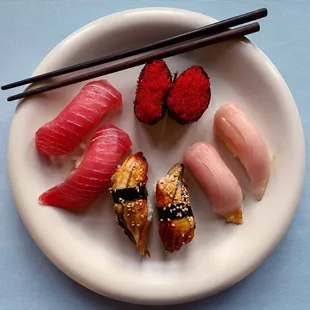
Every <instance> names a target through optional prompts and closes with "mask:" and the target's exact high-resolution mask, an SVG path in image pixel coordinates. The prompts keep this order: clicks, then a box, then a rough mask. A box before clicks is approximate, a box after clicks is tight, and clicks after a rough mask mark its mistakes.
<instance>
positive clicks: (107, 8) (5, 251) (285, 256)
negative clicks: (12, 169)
mask: <svg viewBox="0 0 310 310" xmlns="http://www.w3.org/2000/svg"><path fill="white" fill-rule="evenodd" d="M145 6H170V7H178V8H184V9H190V10H194V11H199V12H202V13H206V14H208V15H210V16H213V17H215V18H218V19H223V18H225V17H228V16H232V15H235V14H240V13H243V12H246V11H250V10H253V9H257V8H260V7H267V8H268V9H269V16H268V18H267V19H265V20H263V21H262V22H261V24H262V27H263V31H262V32H261V33H258V34H256V35H255V36H253V37H252V39H253V41H254V43H256V44H258V45H259V46H260V48H261V49H262V50H263V51H264V52H265V53H266V54H267V56H268V57H269V58H270V59H271V60H272V61H273V62H274V64H275V65H276V67H277V68H278V69H279V71H280V72H281V74H282V75H283V77H284V78H285V80H286V82H287V84H288V86H289V87H290V89H291V91H292V93H293V96H294V98H295V100H296V102H297V105H298V108H299V111H300V114H301V116H302V121H303V126H304V131H305V136H306V139H308V138H309V134H310V109H309V104H310V103H309V85H310V80H309V79H310V78H309V77H310V75H309V69H310V54H309V50H310V41H309V39H310V28H309V24H308V20H309V16H310V2H309V1H307V0H294V1H293V0H282V1H280V0H269V1H256V0H251V1H249V0H237V1H236V0H227V1H223V0H213V1H207V0H204V1H203V0H191V1H189V0H175V1H174V0H166V1H162V0H154V1H145V0H136V1H134V0H122V1H121V0H118V1H99V0H98V1H95V0H88V1H33V0H28V1H6V0H0V69H1V71H0V72H1V77H0V84H4V83H5V82H11V81H13V80H16V79H19V78H24V77H27V76H29V75H30V74H31V73H32V71H33V70H34V68H35V67H36V66H37V64H38V62H39V61H40V60H41V59H42V58H43V57H44V56H45V55H46V54H47V53H48V52H49V50H50V49H51V48H53V47H54V46H55V45H56V44H57V43H58V42H59V41H61V40H62V39H64V38H65V37H66V36H67V35H68V34H70V33H71V32H72V31H74V30H76V29H78V28H79V27H81V26H83V25H85V24H87V23H88V22H90V21H92V20H94V19H97V18H99V17H101V16H104V15H106V14H109V13H112V12H116V11H120V10H124V9H130V8H137V7H145ZM9 93H10V92H0V101H1V104H2V106H1V109H0V119H1V121H0V132H1V139H0V159H1V162H2V164H1V166H0V184H1V186H0V197H1V200H0V310H11V309H12V310H13V309H14V310H19V309H22V310H30V309H31V310H36V309H38V310H42V309H44V310H55V309H57V310H71V309H72V310H73V309H74V310H80V309H83V310H87V309H94V310H96V309H101V310H102V309H103V310H104V309H124V310H129V309H130V310H131V309H144V308H145V307H143V306H135V305H128V304H124V303H120V302H115V301H112V300H110V299H107V298H104V297H102V296H99V295H97V294H95V293H93V292H91V291H89V290H87V289H85V288H83V287H81V286H79V285H78V284H76V283H75V282H73V281H72V280H70V279H69V278H68V277H66V276H65V275H63V274H62V273H61V272H60V271H59V270H58V269H57V268H56V267H54V266H53V265H52V264H51V263H50V262H49V261H48V260H47V259H46V258H45V256H44V255H43V254H42V253H41V251H40V250H39V249H38V247H37V246H36V245H35V244H34V242H33V241H32V239H31V238H30V236H29V234H28V233H27V231H26V229H25V228H24V225H23V223H22V222H21V220H20V218H19V216H18V213H17V211H16V209H15V206H14V203H13V201H12V198H11V193H10V186H9V182H8V176H7V167H6V161H7V158H6V149H7V138H8V133H9V126H10V122H11V118H12V116H13V113H14V108H15V104H14V103H13V104H8V103H7V102H6V97H7V96H8V95H9ZM308 150H309V145H308V144H307V151H308ZM308 168H309V160H307V170H308V171H307V175H306V181H305V186H304V191H303V195H302V198H301V202H300V206H299V209H298V212H297V214H296V216H295V219H294V221H293V223H292V225H291V227H290V230H289V232H288V233H287V235H286V237H285V238H284V239H283V241H282V242H281V244H280V245H279V246H278V248H277V249H276V250H275V252H274V253H273V254H272V255H271V256H270V257H269V258H268V259H267V260H266V261H265V262H264V263H263V265H262V266H261V267H260V268H259V269H257V271H255V272H254V273H253V274H252V275H251V276H250V277H248V278H247V279H245V280H244V281H242V282H240V283H239V284H237V285H235V286H234V287H233V288H231V289H229V290H227V291H225V292H222V293H220V294H218V295H216V296H213V297H211V298H208V299H205V300H202V301H199V302H195V303H191V304H187V305H182V306H175V307H174V306H171V307H167V309H173V310H175V309H180V310H182V309H186V310H187V309H208V310H215V309H220V310H226V309H227V310H228V309H229V310H237V309H238V310H256V309H257V310H263V309H264V310H278V309H281V310H295V309H296V310H297V309H298V310H308V309H310V242H309V241H310V209H309V190H310V174H309V173H310V171H309V169H308ZM154 308H155V307H154ZM147 309H153V307H147Z"/></svg>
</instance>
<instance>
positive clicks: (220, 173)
mask: <svg viewBox="0 0 310 310" xmlns="http://www.w3.org/2000/svg"><path fill="white" fill-rule="evenodd" d="M183 161H184V163H185V165H186V166H187V167H188V169H189V170H190V171H191V173H192V175H193V176H194V177H195V178H196V180H197V181H198V183H200V185H201V187H202V189H203V191H204V192H205V194H206V196H207V198H208V200H209V202H210V204H211V207H212V210H213V212H214V213H216V214H218V215H220V216H222V217H224V218H225V220H226V222H231V223H235V224H242V221H243V220H242V200H243V194H242V190H241V187H240V185H239V182H238V180H237V179H236V178H235V176H234V175H233V173H232V172H231V171H230V170H229V168H228V167H227V166H226V164H225V163H224V161H223V160H222V158H221V157H220V155H219V154H218V152H217V151H216V150H215V148H214V147H213V146H212V145H210V144H208V143H205V142H198V143H195V144H194V145H192V146H190V147H189V148H188V149H187V150H186V151H185V152H184V155H183Z"/></svg>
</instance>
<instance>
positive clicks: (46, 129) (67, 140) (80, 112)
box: [36, 80, 122, 155]
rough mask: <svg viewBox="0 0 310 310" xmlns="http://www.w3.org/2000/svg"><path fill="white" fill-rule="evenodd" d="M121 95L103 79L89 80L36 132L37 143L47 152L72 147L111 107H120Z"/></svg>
mask: <svg viewBox="0 0 310 310" xmlns="http://www.w3.org/2000/svg"><path fill="white" fill-rule="evenodd" d="M121 106H122V95H121V93H120V92H119V91H118V90H116V89H115V88H114V87H113V86H112V85H111V84H110V83H109V82H107V81H105V80H98V81H91V82H89V83H87V84H85V85H84V86H83V88H82V89H81V90H80V92H79V93H78V94H77V95H76V96H75V97H74V98H73V99H72V101H71V102H70V103H69V104H68V105H67V106H66V107H65V108H64V109H63V110H62V111H61V112H60V113H59V114H58V116H56V117H55V118H54V119H53V120H52V121H50V122H48V123H47V124H45V125H43V126H42V127H41V128H40V129H38V131H37V132H36V146H37V148H38V150H39V151H40V152H41V153H43V154H46V155H63V154H67V153H69V152H71V151H72V150H74V149H75V148H76V147H77V146H78V145H79V144H80V143H81V141H82V140H83V138H85V137H86V135H87V134H89V133H90V132H91V130H92V129H94V128H95V126H96V125H97V124H98V123H99V122H100V121H101V119H102V117H103V115H104V114H105V113H106V112H107V110H108V109H111V108H121Z"/></svg>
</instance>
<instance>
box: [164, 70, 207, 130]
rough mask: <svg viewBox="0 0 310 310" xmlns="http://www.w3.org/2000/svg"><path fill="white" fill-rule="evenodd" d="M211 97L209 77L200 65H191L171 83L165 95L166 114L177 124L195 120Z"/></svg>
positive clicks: (201, 113)
mask: <svg viewBox="0 0 310 310" xmlns="http://www.w3.org/2000/svg"><path fill="white" fill-rule="evenodd" d="M210 99H211V90H210V79H209V76H208V75H207V73H206V72H205V71H204V69H203V68H202V67H201V66H192V67H190V68H188V69H187V70H185V71H184V72H183V73H182V74H180V75H179V76H178V77H177V78H176V79H175V80H174V81H173V83H172V85H171V87H170V89H169V92H168V94H167V97H166V104H167V109H168V115H169V116H170V117H171V118H173V119H174V120H176V121H177V122H178V123H179V124H181V125H184V124H190V123H193V122H197V121H198V120H199V119H200V117H201V116H202V115H203V113H204V112H205V110H206V109H207V108H208V106H209V103H210Z"/></svg>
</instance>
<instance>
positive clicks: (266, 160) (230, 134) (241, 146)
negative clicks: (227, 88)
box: [214, 102, 272, 200]
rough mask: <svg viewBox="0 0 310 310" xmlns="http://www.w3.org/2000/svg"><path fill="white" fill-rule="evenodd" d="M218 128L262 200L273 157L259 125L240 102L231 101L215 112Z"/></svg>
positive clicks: (252, 187)
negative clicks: (247, 113) (242, 107)
mask: <svg viewBox="0 0 310 310" xmlns="http://www.w3.org/2000/svg"><path fill="white" fill-rule="evenodd" d="M214 130H215V133H216V135H217V136H218V138H219V139H220V140H221V141H222V142H223V143H224V144H225V145H226V147H227V148H228V149H229V150H230V152H231V153H232V154H233V155H234V156H236V157H238V158H239V160H240V162H241V163H242V165H243V166H244V167H245V169H246V171H247V174H248V176H249V178H250V186H251V189H252V191H253V193H254V195H255V197H256V198H257V200H261V199H262V198H263V196H264V193H265V189H266V187H267V183H268V180H269V177H270V170H271V160H272V159H271V156H270V153H269V150H268V147H267V145H266V143H265V141H264V139H263V137H262V135H261V134H260V132H259V131H258V129H257V128H256V127H255V125H254V124H253V122H252V121H251V120H250V119H249V117H248V116H247V115H246V114H245V113H244V111H242V110H241V108H240V107H239V106H238V105H237V104H236V103H234V102H227V103H225V104H223V105H222V106H221V107H220V108H219V109H218V110H217V112H216V113H215V116H214Z"/></svg>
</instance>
